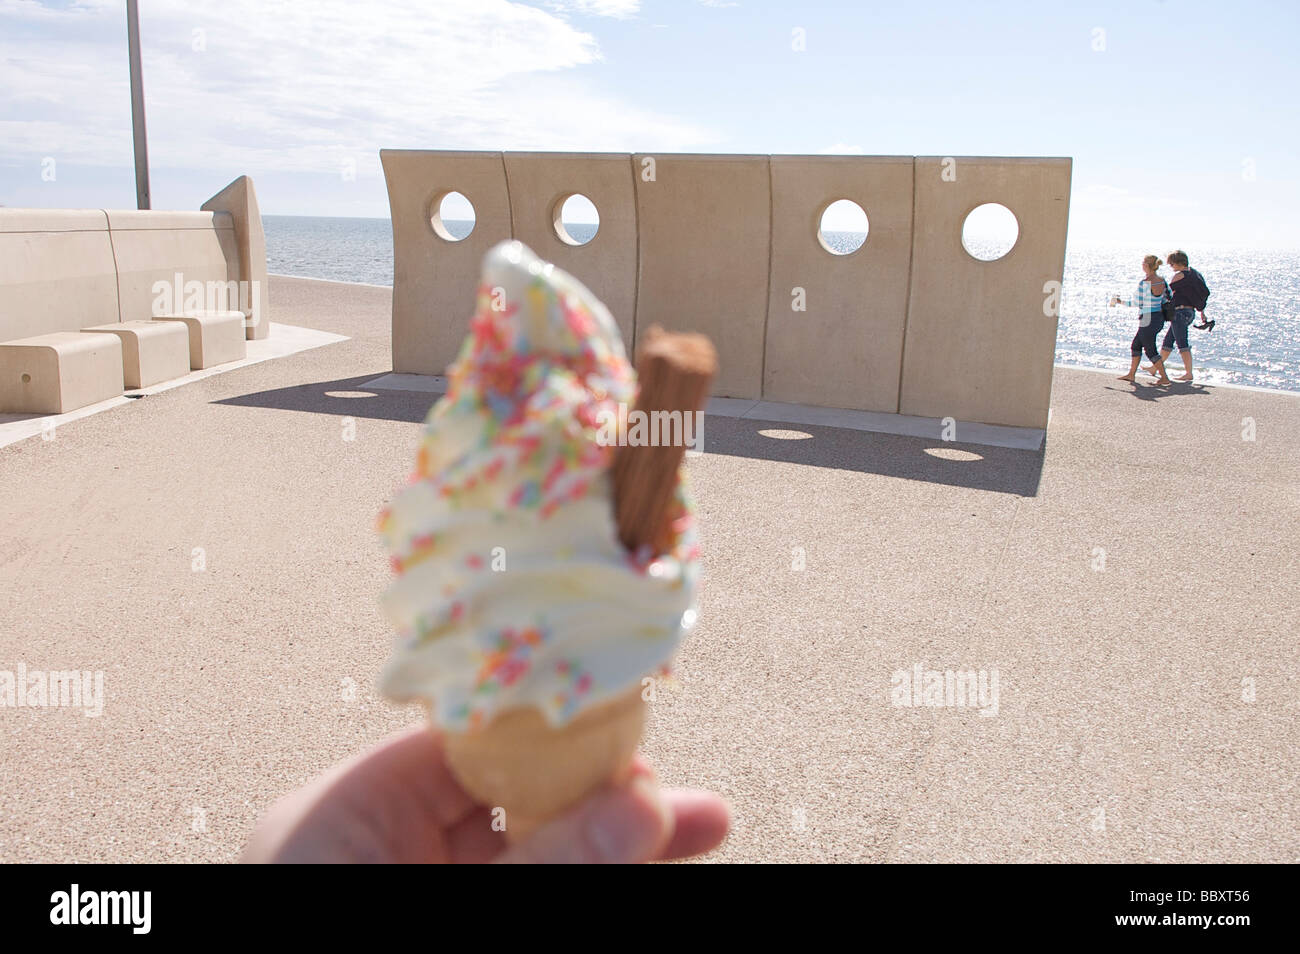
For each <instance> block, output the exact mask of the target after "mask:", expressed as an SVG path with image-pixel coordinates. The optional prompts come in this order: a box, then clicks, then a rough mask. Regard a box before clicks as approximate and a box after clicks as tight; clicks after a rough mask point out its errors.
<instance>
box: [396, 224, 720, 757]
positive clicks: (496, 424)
mask: <svg viewBox="0 0 1300 954" xmlns="http://www.w3.org/2000/svg"><path fill="white" fill-rule="evenodd" d="M635 398H636V375H635V373H634V371H633V369H632V367H631V365H630V364H629V363H628V360H627V356H626V353H625V352H624V349H623V342H622V338H621V337H620V334H619V331H618V328H617V326H616V325H615V323H614V321H613V319H612V318H611V317H610V314H609V312H608V310H607V309H606V308H605V307H604V305H603V304H601V302H600V301H598V300H597V299H596V298H595V296H593V295H592V294H591V292H590V291H588V290H587V289H586V288H585V287H584V286H583V285H582V284H581V283H579V282H578V281H577V280H575V279H574V278H573V277H572V276H570V275H568V274H566V273H565V272H564V271H562V270H560V269H558V268H555V267H554V266H553V265H550V264H547V263H545V262H542V261H541V260H539V259H538V258H537V257H536V256H535V255H534V254H533V253H532V252H531V251H530V250H529V249H528V248H527V247H526V246H524V245H523V244H521V243H519V242H502V243H501V244H499V245H497V246H496V247H495V248H493V249H492V250H491V252H489V253H488V256H487V258H486V260H485V262H484V268H483V275H482V280H481V282H480V285H479V289H478V303H477V309H476V312H475V315H474V317H473V319H472V322H471V326H470V333H469V336H468V337H467V339H466V341H465V343H464V345H463V346H462V348H461V351H460V354H459V356H458V357H457V359H456V361H455V363H454V364H453V365H452V366H451V368H450V369H449V371H448V389H447V393H446V395H445V396H444V397H442V398H441V399H440V400H439V401H438V402H437V403H436V404H435V405H434V406H433V408H432V409H431V410H430V411H429V414H428V417H427V418H426V420H425V425H424V435H423V437H422V440H421V443H420V447H419V451H418V454H417V458H416V468H415V472H414V473H413V474H412V476H411V479H410V482H409V483H408V484H407V485H406V486H405V487H404V488H402V490H401V491H399V492H398V494H397V495H396V497H395V498H394V499H393V501H392V503H391V504H390V505H389V506H388V508H387V509H385V510H384V512H383V513H382V514H381V515H380V519H379V530H380V534H381V536H382V538H383V541H384V543H385V545H386V547H387V548H388V551H389V553H390V555H391V559H392V564H393V568H394V570H395V572H396V574H397V576H396V579H395V580H394V581H393V583H392V585H391V587H390V588H389V589H388V590H387V592H386V593H385V594H384V596H383V598H382V605H383V609H384V612H385V614H386V615H387V617H388V619H389V620H390V621H391V623H392V624H393V626H394V627H395V628H396V630H397V634H398V639H397V645H396V647H395V649H394V652H393V655H392V657H391V659H390V660H389V663H388V665H387V667H386V669H385V670H384V673H383V676H382V678H381V688H382V689H383V691H384V693H385V694H386V695H388V696H389V697H390V698H393V699H396V700H399V701H408V700H412V701H413V700H422V701H424V702H425V703H426V705H427V706H428V708H429V712H430V714H431V716H432V718H433V721H434V722H435V723H436V724H437V725H439V726H441V727H443V728H444V729H447V730H449V731H452V732H467V731H471V730H473V729H475V728H478V727H481V726H483V725H486V724H487V723H488V722H489V721H491V720H492V719H493V718H494V717H495V716H497V715H499V714H500V713H502V712H505V711H507V710H510V709H514V708H517V707H526V706H532V707H535V708H536V709H538V710H539V711H540V712H541V713H542V714H543V715H544V716H545V718H546V720H547V722H548V723H549V724H550V725H552V726H555V727H560V726H564V725H566V724H568V723H569V722H570V721H571V720H572V719H574V718H575V717H576V716H577V715H578V714H579V713H581V712H582V711H584V710H586V709H588V708H589V707H591V706H595V705H597V704H599V703H601V702H603V701H606V700H609V699H611V698H613V697H615V696H617V695H619V694H621V693H625V692H627V691H628V690H629V689H632V688H635V687H637V686H638V685H639V683H640V681H641V679H642V678H643V677H644V676H646V675H648V674H650V673H653V672H655V671H656V670H658V669H661V668H663V667H664V666H665V665H666V664H667V663H668V661H669V659H670V657H671V656H672V653H673V651H674V649H675V648H676V646H677V643H678V642H679V640H680V638H681V636H682V634H683V633H684V632H685V631H686V630H687V629H689V628H690V626H691V625H692V623H693V621H694V618H695V610H694V599H695V582H696V576H697V561H698V549H697V547H696V545H695V530H694V516H693V510H692V507H691V504H690V499H689V494H688V492H687V490H686V487H685V485H684V483H683V481H682V478H681V476H680V475H679V478H678V486H677V495H676V503H675V510H674V518H675V519H674V520H673V542H672V545H671V547H670V548H669V549H668V552H666V553H661V554H650V553H638V554H629V553H628V552H627V550H625V549H624V548H623V546H622V545H621V544H620V543H619V542H618V539H617V531H616V528H615V522H614V513H613V504H612V501H611V485H610V478H609V473H608V471H609V465H610V462H611V459H612V456H613V454H614V452H615V450H616V448H615V447H613V446H608V444H607V443H603V442H602V441H601V440H599V439H598V435H599V434H600V433H601V428H600V422H601V421H602V420H607V419H608V418H607V415H609V414H617V412H618V406H619V405H620V404H622V405H624V406H625V407H630V406H631V405H632V402H633V401H634V399H635Z"/></svg>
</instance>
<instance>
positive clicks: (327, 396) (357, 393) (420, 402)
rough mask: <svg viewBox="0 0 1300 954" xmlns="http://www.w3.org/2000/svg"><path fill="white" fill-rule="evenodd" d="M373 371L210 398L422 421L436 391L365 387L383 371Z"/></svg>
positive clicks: (243, 404) (248, 404) (244, 404)
mask: <svg viewBox="0 0 1300 954" xmlns="http://www.w3.org/2000/svg"><path fill="white" fill-rule="evenodd" d="M386 373H387V372H386V371H376V372H374V373H373V374H363V375H361V376H360V377H355V378H341V379H339V380H337V381H315V382H313V383H311V384H298V385H295V386H293V387H290V388H276V389H275V390H272V391H257V392H254V393H252V394H241V395H240V396H239V397H233V398H226V399H225V400H224V401H214V402H213V403H214V404H233V405H235V406H237V407H266V408H275V409H277V410H281V411H306V412H307V413H309V414H337V415H339V416H340V417H359V418H370V419H372V420H380V421H410V422H412V423H416V424H418V423H419V422H420V421H423V420H424V415H425V414H427V413H428V411H429V408H430V406H432V404H433V402H434V401H436V400H438V395H437V394H429V393H425V392H423V391H389V390H379V389H368V388H366V386H365V383H366V382H367V381H373V380H374V379H375V378H378V377H381V376H383V375H384V374H386Z"/></svg>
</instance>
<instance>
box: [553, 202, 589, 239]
mask: <svg viewBox="0 0 1300 954" xmlns="http://www.w3.org/2000/svg"><path fill="white" fill-rule="evenodd" d="M554 218H555V235H556V237H557V238H558V239H559V240H560V241H561V242H563V243H564V244H565V245H586V244H587V243H588V242H590V241H591V240H592V239H594V238H595V237H596V233H597V232H598V231H600V213H599V212H598V211H596V204H595V203H594V202H592V201H591V200H590V199H588V198H587V197H586V196H585V195H583V194H582V193H581V192H574V193H572V194H571V195H567V196H563V197H562V198H561V199H560V200H559V201H558V202H556V203H555V214H554Z"/></svg>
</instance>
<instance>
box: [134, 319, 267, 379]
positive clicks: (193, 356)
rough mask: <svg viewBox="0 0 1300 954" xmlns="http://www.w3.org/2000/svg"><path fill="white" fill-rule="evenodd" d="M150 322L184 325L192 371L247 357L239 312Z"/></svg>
mask: <svg viewBox="0 0 1300 954" xmlns="http://www.w3.org/2000/svg"><path fill="white" fill-rule="evenodd" d="M153 320H154V321H177V322H184V323H185V326H186V327H187V328H188V329H189V333H190V368H191V369H193V370H195V371H199V370H201V369H203V368H211V367H213V366H214V365H218V364H225V363H226V362H227V361H238V360H240V359H241V358H243V357H244V356H245V355H246V354H247V348H246V347H245V345H244V342H245V340H246V339H245V337H244V313H243V312H242V311H203V312H194V313H191V314H188V315H154V316H153Z"/></svg>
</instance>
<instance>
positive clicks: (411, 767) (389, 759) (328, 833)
mask: <svg viewBox="0 0 1300 954" xmlns="http://www.w3.org/2000/svg"><path fill="white" fill-rule="evenodd" d="M474 807H475V805H474V802H473V799H471V798H470V796H469V795H468V794H466V793H465V791H464V789H462V788H461V787H460V785H459V784H458V783H457V782H456V780H455V778H453V777H452V775H451V773H450V771H449V770H448V769H447V767H446V765H445V763H444V762H443V756H442V740H441V738H440V737H439V736H437V735H436V734H435V733H433V732H432V731H430V730H429V727H428V726H418V727H415V728H412V729H409V730H406V731H404V732H401V733H399V734H397V735H395V736H392V737H390V738H389V739H387V740H385V741H384V742H381V743H380V744H379V745H377V746H376V747H375V748H373V749H371V750H369V751H368V752H365V753H363V754H361V755H359V756H356V757H355V758H352V759H349V760H348V761H346V762H344V763H342V764H340V765H337V766H335V767H334V768H332V769H330V770H329V771H327V772H326V773H325V774H323V775H322V776H320V777H319V778H317V779H315V780H314V781H312V782H310V783H309V784H307V785H305V786H303V787H302V788H300V789H298V790H296V791H294V792H291V793H290V794H288V795H286V796H284V797H283V798H281V799H280V800H279V801H278V802H276V803H275V804H274V805H273V806H272V807H271V809H270V810H269V811H268V812H267V813H266V814H265V816H263V818H262V820H261V822H260V823H259V824H258V826H257V829H256V831H255V832H254V834H253V837H252V839H251V840H250V842H249V844H248V847H247V848H246V849H245V852H244V855H243V859H242V860H244V861H246V862H255V861H260V862H266V861H286V860H290V859H294V860H362V859H363V858H368V857H381V856H382V854H383V852H385V851H387V850H390V849H400V851H397V852H396V853H395V854H397V855H401V856H402V857H406V856H408V855H410V856H412V857H411V858H410V860H418V859H419V858H420V857H422V856H424V855H428V854H434V855H436V854H440V853H441V852H442V846H441V842H442V838H443V829H444V828H445V827H446V826H448V825H451V824H453V823H455V822H457V821H459V820H460V819H462V818H464V817H465V816H467V815H469V814H470V812H471V811H473V809H474ZM424 860H430V859H429V858H428V857H424Z"/></svg>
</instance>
